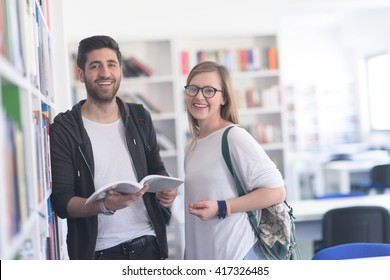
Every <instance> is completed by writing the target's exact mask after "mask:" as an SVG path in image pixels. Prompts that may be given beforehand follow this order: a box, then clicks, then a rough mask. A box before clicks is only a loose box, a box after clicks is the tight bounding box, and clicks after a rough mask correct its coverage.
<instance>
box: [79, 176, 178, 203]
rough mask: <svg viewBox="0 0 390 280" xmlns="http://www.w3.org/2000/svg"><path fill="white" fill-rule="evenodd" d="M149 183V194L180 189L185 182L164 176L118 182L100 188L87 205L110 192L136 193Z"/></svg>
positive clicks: (88, 200) (89, 198)
mask: <svg viewBox="0 0 390 280" xmlns="http://www.w3.org/2000/svg"><path fill="white" fill-rule="evenodd" d="M145 183H147V184H148V185H149V190H148V192H160V191H164V190H167V189H174V188H178V187H179V186H180V185H181V184H183V180H181V179H179V178H175V177H167V176H162V175H156V174H152V175H148V176H146V177H144V178H143V179H142V180H141V181H140V182H135V181H117V182H112V183H109V184H106V185H104V186H102V187H99V188H98V189H97V190H96V191H95V192H94V193H93V194H92V195H91V196H90V197H88V199H87V201H86V202H85V204H87V203H89V202H91V201H94V200H98V199H102V198H103V197H104V196H105V195H106V192H107V191H108V190H115V191H116V192H118V193H121V194H130V193H136V192H138V191H139V190H140V189H142V188H143V186H144V184H145Z"/></svg>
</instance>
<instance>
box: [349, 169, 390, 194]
mask: <svg viewBox="0 0 390 280" xmlns="http://www.w3.org/2000/svg"><path fill="white" fill-rule="evenodd" d="M353 188H354V189H358V190H365V192H367V193H368V192H369V191H370V190H374V191H375V192H376V193H378V194H382V193H384V192H385V190H386V189H390V163H389V164H381V165H375V166H374V167H373V168H371V170H370V180H369V181H368V182H358V183H356V184H354V186H353Z"/></svg>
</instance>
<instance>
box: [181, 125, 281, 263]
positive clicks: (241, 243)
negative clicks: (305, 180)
mask: <svg viewBox="0 0 390 280" xmlns="http://www.w3.org/2000/svg"><path fill="white" fill-rule="evenodd" d="M226 128H227V127H226ZM226 128H222V129H220V130H217V131H215V132H213V133H212V134H210V135H208V136H207V137H205V138H202V139H199V140H197V142H196V144H195V148H194V149H193V150H192V151H190V152H189V151H188V150H187V151H186V160H185V182H184V184H185V206H186V208H185V243H186V244H185V259H189V260H196V259H202V260H224V259H226V260H233V259H243V258H244V257H245V255H246V254H247V253H248V251H249V250H250V248H251V247H252V246H253V245H254V243H255V242H256V237H255V234H254V232H253V230H252V228H251V226H250V224H249V221H248V218H247V214H246V213H245V212H242V213H233V214H232V215H231V216H230V217H227V218H225V219H218V217H217V216H216V217H213V218H211V219H209V220H207V221H203V220H201V219H199V218H198V217H196V216H194V215H190V214H189V213H188V205H189V203H190V202H193V201H197V200H226V199H231V198H234V197H237V196H238V194H237V191H236V187H235V185H234V180H233V177H232V175H231V174H230V172H229V169H228V167H227V166H226V164H225V161H224V159H223V156H222V151H221V147H222V144H221V143H222V134H223V132H224V130H225V129H226ZM228 142H229V149H230V156H231V159H232V163H233V168H234V169H235V171H236V173H237V175H238V176H239V179H240V181H241V186H242V187H243V188H244V190H245V191H246V192H249V191H251V190H253V189H255V188H259V187H266V188H276V187H281V186H283V185H284V181H283V178H282V175H281V173H280V172H279V170H278V169H277V168H276V165H275V164H274V163H273V162H272V161H271V159H270V158H269V157H268V155H267V154H266V153H265V151H264V150H263V148H262V147H261V145H260V144H259V143H258V142H257V141H256V140H255V139H254V138H253V137H252V136H251V135H250V134H249V133H248V132H247V131H246V130H245V129H243V128H240V127H234V128H232V129H231V130H230V131H229V134H228ZM260 215H261V211H257V218H258V219H259V217H260Z"/></svg>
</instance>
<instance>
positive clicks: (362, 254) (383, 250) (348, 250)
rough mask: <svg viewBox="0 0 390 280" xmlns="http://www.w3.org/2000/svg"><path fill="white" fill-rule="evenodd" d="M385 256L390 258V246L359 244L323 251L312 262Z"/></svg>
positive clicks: (342, 245)
mask: <svg viewBox="0 0 390 280" xmlns="http://www.w3.org/2000/svg"><path fill="white" fill-rule="evenodd" d="M383 256H389V257H390V244H386V243H366V242H358V243H348V244H341V245H336V246H333V247H329V248H325V249H322V250H321V251H319V252H317V253H316V254H314V256H313V257H312V260H344V259H357V258H372V257H383Z"/></svg>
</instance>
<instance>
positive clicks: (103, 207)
mask: <svg viewBox="0 0 390 280" xmlns="http://www.w3.org/2000/svg"><path fill="white" fill-rule="evenodd" d="M99 208H100V211H101V214H104V215H114V213H115V211H110V210H108V209H107V208H106V206H105V205H104V199H102V200H100V201H99Z"/></svg>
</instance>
